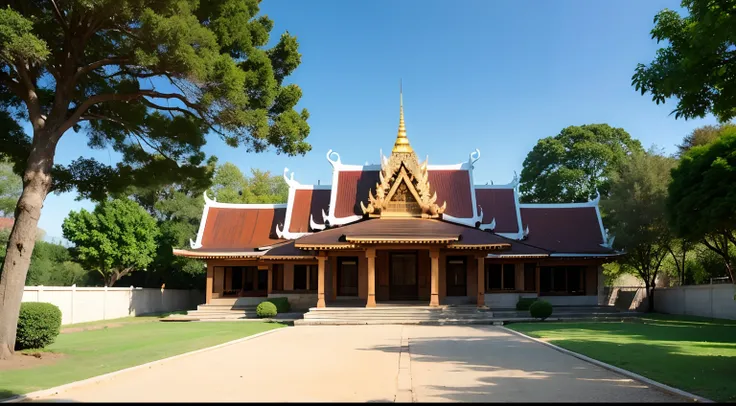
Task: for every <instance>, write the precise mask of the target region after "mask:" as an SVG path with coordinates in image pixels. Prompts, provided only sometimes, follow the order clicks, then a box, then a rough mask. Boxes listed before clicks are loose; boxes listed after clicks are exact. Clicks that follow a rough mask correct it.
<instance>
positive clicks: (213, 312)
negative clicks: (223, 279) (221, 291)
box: [166, 304, 257, 321]
mask: <svg viewBox="0 0 736 406" xmlns="http://www.w3.org/2000/svg"><path fill="white" fill-rule="evenodd" d="M256 317H257V315H256V306H250V305H247V306H233V305H225V304H201V305H199V306H197V310H189V311H188V312H187V314H185V315H171V316H169V317H167V318H166V321H200V320H238V319H254V318H256Z"/></svg>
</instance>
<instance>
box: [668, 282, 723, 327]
mask: <svg viewBox="0 0 736 406" xmlns="http://www.w3.org/2000/svg"><path fill="white" fill-rule="evenodd" d="M734 294H736V286H735V285H733V284H731V283H724V284H714V285H693V286H682V287H675V288H657V289H655V291H654V310H655V311H657V312H660V313H669V314H687V315H692V316H702V317H713V318H717V319H731V320H736V301H735V300H734Z"/></svg>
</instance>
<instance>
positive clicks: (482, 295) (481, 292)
mask: <svg viewBox="0 0 736 406" xmlns="http://www.w3.org/2000/svg"><path fill="white" fill-rule="evenodd" d="M476 259H477V260H478V271H477V273H478V300H477V304H478V307H483V308H484V307H486V254H485V253H483V254H481V255H477V256H476Z"/></svg>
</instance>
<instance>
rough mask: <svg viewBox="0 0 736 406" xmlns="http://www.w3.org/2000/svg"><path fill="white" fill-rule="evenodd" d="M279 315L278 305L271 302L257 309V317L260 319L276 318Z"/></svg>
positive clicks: (261, 304) (259, 305)
mask: <svg viewBox="0 0 736 406" xmlns="http://www.w3.org/2000/svg"><path fill="white" fill-rule="evenodd" d="M278 313H279V312H278V311H277V310H276V305H275V304H273V303H271V302H261V303H259V304H258V306H257V307H256V315H257V316H258V317H260V318H264V317H276V315H277V314H278Z"/></svg>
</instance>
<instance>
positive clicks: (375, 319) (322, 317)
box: [294, 305, 640, 326]
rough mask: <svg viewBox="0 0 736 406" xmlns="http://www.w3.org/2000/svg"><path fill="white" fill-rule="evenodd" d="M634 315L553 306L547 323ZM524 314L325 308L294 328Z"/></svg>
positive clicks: (473, 320)
mask: <svg viewBox="0 0 736 406" xmlns="http://www.w3.org/2000/svg"><path fill="white" fill-rule="evenodd" d="M639 315H640V313H637V312H622V311H620V310H618V309H616V308H615V307H611V306H556V307H554V311H553V313H552V316H551V317H550V318H549V319H548V320H550V321H564V320H586V319H589V320H591V319H592V320H606V319H611V320H616V319H621V318H623V317H637V316H639ZM533 320H535V319H533V318H532V317H531V316H530V315H529V312H528V311H518V310H515V309H492V310H487V309H478V308H477V307H476V306H475V305H443V306H440V307H429V306H396V307H393V306H377V307H374V308H365V307H325V308H316V307H313V308H311V309H309V312H308V313H306V314H304V318H303V319H302V320H296V321H295V322H294V325H297V326H308V325H373V324H407V325H412V324H414V325H471V324H496V325H503V324H505V323H509V322H523V321H533Z"/></svg>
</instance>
